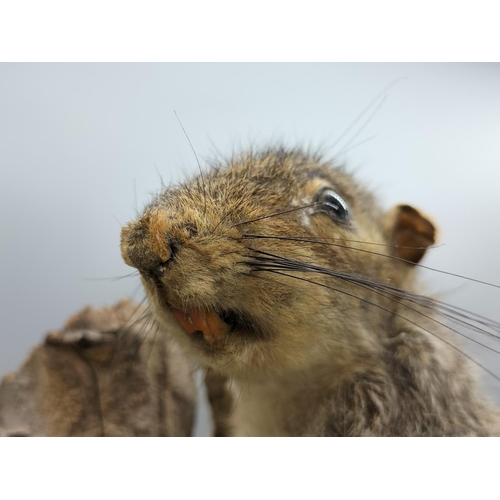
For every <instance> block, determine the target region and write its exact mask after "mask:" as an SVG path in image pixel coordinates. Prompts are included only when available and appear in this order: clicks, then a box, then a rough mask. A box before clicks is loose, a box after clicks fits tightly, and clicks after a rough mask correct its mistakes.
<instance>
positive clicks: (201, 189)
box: [150, 151, 357, 211]
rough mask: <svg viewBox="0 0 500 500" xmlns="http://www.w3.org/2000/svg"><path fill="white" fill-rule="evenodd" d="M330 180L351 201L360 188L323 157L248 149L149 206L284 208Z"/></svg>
mask: <svg viewBox="0 0 500 500" xmlns="http://www.w3.org/2000/svg"><path fill="white" fill-rule="evenodd" d="M328 185H329V186H331V187H334V188H336V189H338V190H339V191H340V192H341V194H342V195H343V196H346V197H347V198H349V199H351V200H352V199H354V197H355V191H356V190H357V187H356V183H354V181H353V179H352V178H351V176H350V175H349V174H347V173H346V172H344V171H343V170H342V169H339V168H337V167H334V166H332V165H331V164H329V163H326V162H323V161H321V160H320V159H319V158H316V157H311V156H307V155H306V154H302V153H297V152H289V153H284V152H282V151H279V152H268V153H265V154H261V155H251V154H248V155H247V156H243V157H241V158H238V159H231V160H229V161H227V162H225V163H224V164H216V165H214V166H212V168H211V169H209V170H208V171H207V172H203V173H201V174H199V175H197V176H196V177H194V178H192V179H191V180H189V181H188V182H184V183H181V184H179V185H178V186H176V187H173V188H168V189H166V190H165V191H163V192H162V193H161V194H160V195H159V196H158V197H157V198H156V199H155V200H154V201H153V203H152V204H151V205H150V208H153V209H154V208H156V207H158V206H163V207H165V208H169V209H171V210H174V211H175V210H176V209H182V210H183V211H184V210H189V207H193V208H194V209H198V208H199V207H200V205H206V204H207V203H216V204H219V206H220V205H225V206H227V205H230V204H231V203H238V204H241V206H242V207H244V206H245V204H248V205H250V204H252V203H253V204H258V205H262V206H267V207H268V208H271V207H273V208H278V207H281V208H285V207H286V206H287V205H291V204H293V203H292V202H293V201H294V200H295V201H297V200H300V201H302V200H303V199H305V198H311V197H312V196H314V194H315V193H316V192H317V191H318V190H319V189H320V188H321V187H324V186H328Z"/></svg>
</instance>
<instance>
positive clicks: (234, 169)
mask: <svg viewBox="0 0 500 500" xmlns="http://www.w3.org/2000/svg"><path fill="white" fill-rule="evenodd" d="M435 233H436V231H435V228H434V225H433V223H432V222H431V221H430V220H429V219H428V218H427V217H425V216H424V215H422V214H421V213H420V212H419V211H417V210H415V209H414V208H412V207H409V206H408V205H399V206H397V207H395V208H394V209H392V210H390V211H389V212H385V211H384V210H382V208H381V207H380V206H379V204H378V202H377V201H376V199H375V198H374V196H373V195H372V194H371V193H370V192H369V191H368V190H366V189H365V188H364V187H363V186H362V185H361V184H360V183H359V182H358V181H357V180H355V179H354V178H353V177H352V176H351V175H350V174H348V173H347V172H346V171H345V170H344V169H342V168H338V167H336V166H334V165H333V164H332V163H331V162H328V161H325V160H323V159H322V158H321V157H320V156H317V155H312V154H309V153H305V152H302V151H298V150H292V151H289V150H284V149H270V150H266V151H264V152H262V153H253V152H250V153H248V154H244V155H241V156H238V157H234V158H232V159H230V160H228V161H226V162H221V163H217V164H214V165H213V166H212V168H211V169H210V170H208V171H206V172H203V173H200V175H199V176H197V177H195V178H193V179H192V180H190V181H188V182H185V183H183V184H180V185H179V186H177V187H169V188H166V189H164V190H163V191H162V192H161V193H160V194H159V195H158V196H157V197H156V198H155V199H154V200H153V201H152V203H151V204H150V205H149V206H148V207H147V208H146V209H145V211H144V213H143V214H142V215H141V216H140V217H139V218H138V219H137V220H135V221H133V222H131V223H129V224H128V225H126V226H125V227H124V228H123V230H122V237H121V249H122V255H123V258H124V260H125V262H126V263H127V264H129V265H131V266H133V267H135V268H137V269H138V270H139V271H140V273H141V279H142V281H143V284H144V287H145V290H146V292H147V295H148V298H149V303H150V305H151V307H152V310H153V311H154V314H155V317H156V321H157V322H158V324H159V325H160V327H161V329H162V330H163V331H164V332H165V334H167V335H170V336H172V337H174V338H175V339H176V340H177V342H178V343H179V344H180V345H181V346H182V347H183V348H184V349H185V350H186V351H187V352H188V353H190V355H191V356H192V357H193V359H196V360H197V362H198V363H199V365H200V366H202V367H204V368H206V369H207V385H208V389H209V390H208V394H209V398H210V401H211V403H212V407H213V408H214V419H215V423H216V435H246V436H278V435H280V436H354V435H356V436H360V435H361V436H431V435H461V436H462V435H497V434H500V425H499V422H500V417H499V413H498V410H497V409H496V408H494V407H493V406H492V405H490V403H489V402H488V401H487V400H486V399H484V398H483V397H482V396H481V394H480V393H479V390H478V388H477V382H476V376H475V374H474V370H473V367H472V365H471V363H470V360H469V359H468V358H467V356H466V355H464V354H463V353H462V352H461V351H460V348H459V347H457V345H456V344H457V342H456V340H455V336H454V335H453V334H452V333H451V332H450V331H448V330H447V327H446V326H445V324H444V320H443V319H442V317H440V316H439V307H440V303H439V301H435V300H434V299H430V298H428V297H425V296H423V295H421V294H420V286H419V284H418V281H417V279H416V276H415V274H416V273H415V271H416V268H417V266H418V262H419V261H420V259H421V258H422V257H423V255H424V253H425V250H426V248H428V247H429V246H430V245H432V244H433V243H434V241H435V237H436V234H435Z"/></svg>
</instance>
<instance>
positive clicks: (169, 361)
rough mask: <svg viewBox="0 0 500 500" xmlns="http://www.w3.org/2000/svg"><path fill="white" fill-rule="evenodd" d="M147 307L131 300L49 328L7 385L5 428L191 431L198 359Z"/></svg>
mask: <svg viewBox="0 0 500 500" xmlns="http://www.w3.org/2000/svg"><path fill="white" fill-rule="evenodd" d="M144 314H145V310H144V308H139V307H138V305H137V304H134V303H133V302H132V301H130V300H123V301H121V302H119V303H118V304H116V305H115V306H114V307H112V308H102V309H94V308H90V307H89V308H86V309H84V310H83V311H81V312H79V313H78V314H76V315H74V316H73V317H72V318H70V319H69V320H68V322H67V323H66V325H65V327H64V329H63V330H62V331H59V332H52V333H49V334H48V335H47V338H46V340H45V343H43V344H42V345H40V346H38V347H36V348H35V349H33V351H32V353H31V355H30V357H29V358H28V360H27V361H26V362H25V363H24V365H23V366H22V367H21V369H20V370H19V371H18V372H16V373H14V374H10V375H7V376H5V377H4V379H3V381H2V384H1V385H0V435H7V436H15V435H23V436H189V435H190V434H191V427H192V423H193V415H194V405H195V397H196V391H195V387H194V381H193V377H192V365H191V364H190V363H189V362H188V361H186V359H185V358H184V356H183V355H182V353H181V352H180V351H179V349H178V347H177V346H176V345H175V344H173V343H172V342H171V341H170V340H169V339H168V338H166V337H165V336H161V335H156V331H155V328H154V327H153V326H152V325H151V322H150V321H148V320H147V319H146V318H144V319H141V317H142V316H143V315H144ZM139 335H140V337H139Z"/></svg>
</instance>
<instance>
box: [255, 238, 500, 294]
mask: <svg viewBox="0 0 500 500" xmlns="http://www.w3.org/2000/svg"><path fill="white" fill-rule="evenodd" d="M251 237H252V238H269V239H288V237H286V236H266V235H262V236H261V235H251ZM292 239H293V238H292ZM294 241H302V242H305V243H316V244H318V245H329V246H335V247H339V248H346V249H348V250H355V251H357V252H363V253H368V254H371V255H377V256H379V257H386V258H388V259H393V260H397V261H400V262H405V263H407V264H411V265H412V266H417V267H420V268H422V269H427V270H428V271H433V272H436V273H440V274H445V275H447V276H454V277H455V278H460V279H464V280H467V281H473V282H474V283H480V284H481V285H486V286H491V287H493V288H499V289H500V285H495V284H494V283H489V282H488V281H482V280H479V279H476V278H469V277H468V276H463V275H461V274H457V273H452V272H449V271H442V270H440V269H435V268H434V267H429V266H424V265H423V264H418V263H417V264H416V263H414V262H413V261H410V260H407V259H403V258H401V257H396V256H395V255H386V254H384V253H380V252H375V251H373V250H366V249H365V248H356V247H351V246H349V245H342V244H341V243H331V242H327V241H317V240H310V239H308V238H302V239H298V240H295V239H294Z"/></svg>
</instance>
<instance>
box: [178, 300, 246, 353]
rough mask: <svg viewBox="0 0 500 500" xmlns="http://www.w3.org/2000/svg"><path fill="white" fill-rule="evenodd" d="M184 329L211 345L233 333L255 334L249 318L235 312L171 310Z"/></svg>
mask: <svg viewBox="0 0 500 500" xmlns="http://www.w3.org/2000/svg"><path fill="white" fill-rule="evenodd" d="M170 310H171V311H172V313H173V315H174V316H175V318H176V319H177V321H178V322H179V324H180V325H181V326H182V328H183V329H184V330H185V331H186V332H187V333H188V334H190V335H192V336H193V337H194V338H197V339H203V340H205V341H206V342H208V343H209V344H213V343H214V342H216V341H218V340H220V339H222V338H224V337H226V336H227V335H229V334H231V333H233V332H242V333H251V332H254V327H253V324H252V323H250V322H249V321H248V319H247V318H245V317H243V316H242V315H240V314H237V313H235V312H233V311H215V310H208V311H202V310H199V309H190V310H188V311H181V310H180V309H176V308H173V307H172V308H170Z"/></svg>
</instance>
